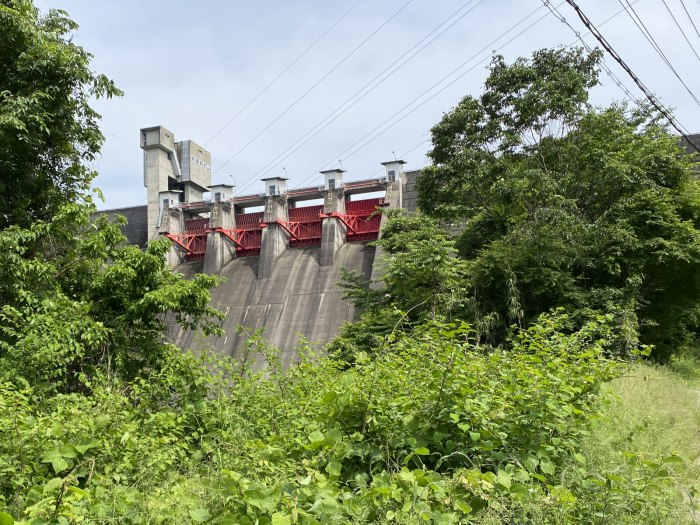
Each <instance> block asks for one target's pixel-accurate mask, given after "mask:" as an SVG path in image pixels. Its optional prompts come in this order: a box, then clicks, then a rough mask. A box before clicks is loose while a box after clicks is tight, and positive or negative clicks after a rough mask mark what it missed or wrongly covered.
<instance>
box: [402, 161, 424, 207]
mask: <svg viewBox="0 0 700 525" xmlns="http://www.w3.org/2000/svg"><path fill="white" fill-rule="evenodd" d="M419 175H420V170H414V171H407V172H406V173H405V175H404V177H405V178H406V184H405V185H404V190H403V202H402V204H403V209H404V210H406V211H408V212H415V211H418V192H417V191H416V180H417V179H418V177H419Z"/></svg>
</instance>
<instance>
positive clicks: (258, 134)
mask: <svg viewBox="0 0 700 525" xmlns="http://www.w3.org/2000/svg"><path fill="white" fill-rule="evenodd" d="M413 1H414V0H408V1H407V2H406V3H405V4H403V5H402V6H401V7H400V8H399V9H398V10H397V11H396V12H394V14H392V15H391V16H390V17H389V18H387V19H386V20H385V21H384V22H383V23H382V24H381V25H380V26H379V27H377V29H375V30H374V31H373V32H372V33H370V35H369V36H367V37H366V38H365V39H364V40H363V41H362V42H360V43H359V44H358V45H357V46H355V48H354V49H353V50H352V51H350V53H348V54H347V55H345V56H344V57H343V58H342V59H341V60H340V61H339V62H338V63H336V64H335V65H334V66H333V67H332V68H331V69H329V70H328V71H327V72H326V73H324V74H323V75H321V77H320V78H319V79H318V80H317V81H316V83H314V84H313V85H312V86H311V87H310V88H308V89H307V90H306V91H305V92H304V93H302V95H301V96H300V97H299V98H297V99H296V100H295V101H294V102H292V103H291V104H290V105H289V106H287V108H286V109H284V111H282V113H280V114H279V115H277V117H275V118H274V119H272V121H270V122H269V123H268V124H267V125H266V126H265V127H264V128H263V129H261V130H260V131H259V132H258V133H257V134H256V135H255V136H254V137H253V138H252V139H250V140H249V141H248V142H246V143H245V145H243V146H242V147H241V148H240V149H238V150H237V151H236V152H235V153H234V154H233V155H231V157H229V159H228V160H227V161H226V162H224V163H223V164H222V165H221V166H219V167H218V168H217V170H216V171H215V172H214V174H216V173H218V172H219V171H221V170H222V169H223V168H224V167H225V166H226V165H227V164H228V163H229V162H231V161H232V160H233V159H235V158H236V157H237V156H238V155H240V154H241V153H242V152H243V151H244V150H246V149H247V148H248V146H250V145H251V144H252V143H253V142H255V141H256V140H257V139H258V138H260V136H262V134H263V133H265V132H266V131H267V130H268V129H270V128H271V127H272V126H273V125H274V124H275V123H276V122H277V121H278V120H280V119H281V118H282V117H283V116H284V115H286V114H287V113H288V112H289V111H290V110H291V109H292V108H293V107H294V106H296V105H297V104H298V103H299V102H301V101H302V100H303V99H304V98H305V97H306V96H307V95H308V94H309V93H311V91H313V90H314V89H315V88H316V87H317V86H318V85H319V84H321V83H322V82H323V81H324V80H326V79H327V78H328V77H329V76H330V75H331V74H332V73H333V72H334V71H335V70H336V69H338V68H339V67H340V66H341V65H343V64H344V63H345V62H346V61H347V60H348V59H349V58H350V57H351V56H353V55H354V54H355V53H356V52H357V51H358V50H359V49H360V48H361V47H362V46H364V45H365V44H366V43H367V42H368V41H369V40H370V39H371V38H372V37H373V36H374V35H376V34H377V33H379V31H381V30H382V29H383V28H384V26H386V25H387V24H388V23H389V22H391V21H392V20H393V19H394V18H396V17H397V16H398V15H399V13H401V12H402V11H403V10H404V9H406V8H407V7H408V6H409V4H411V3H412V2H413Z"/></svg>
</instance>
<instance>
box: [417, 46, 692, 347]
mask: <svg viewBox="0 0 700 525" xmlns="http://www.w3.org/2000/svg"><path fill="white" fill-rule="evenodd" d="M600 59H601V57H600V55H599V54H598V53H591V54H585V53H584V52H583V51H582V50H580V49H579V50H565V49H559V50H543V51H540V52H538V53H535V54H534V55H533V57H532V58H531V59H519V60H517V61H515V62H514V63H513V64H510V65H509V64H506V63H505V62H504V61H503V59H502V58H497V59H495V60H494V62H493V64H492V65H491V71H490V75H489V77H488V79H487V81H486V85H485V89H484V92H483V94H482V95H481V96H480V97H473V96H467V97H465V98H464V99H463V100H462V101H461V102H460V103H459V105H458V106H457V107H456V108H454V110H453V111H451V112H449V113H447V114H446V115H445V116H444V117H443V118H442V120H441V121H440V122H439V123H438V124H437V125H436V126H435V127H434V128H433V130H432V137H433V149H432V150H431V151H430V152H429V154H428V155H429V157H430V158H431V160H432V161H433V163H434V164H433V165H432V166H430V167H428V168H427V169H426V170H425V171H424V173H423V175H422V176H421V177H420V179H419V180H418V190H419V203H420V206H421V208H422V209H423V211H424V212H425V213H426V214H428V215H430V216H432V217H435V218H437V219H441V220H450V221H459V222H461V223H463V224H464V231H463V233H462V234H461V236H460V238H459V241H458V243H457V246H458V248H459V252H460V255H461V256H462V257H463V258H464V259H466V260H467V261H469V263H468V268H469V279H468V287H469V293H468V295H469V297H471V298H472V299H473V301H472V303H473V305H474V311H473V312H472V313H471V316H472V318H473V319H474V320H475V322H481V323H482V324H484V325H488V326H489V328H490V330H489V334H488V335H489V338H490V339H491V340H492V341H493V342H495V343H500V342H502V341H503V338H504V337H506V336H507V334H508V329H509V328H510V326H511V325H513V324H517V325H520V326H526V325H527V324H528V323H530V322H532V321H533V320H534V319H536V318H537V316H538V315H539V314H540V313H542V312H546V311H549V310H550V309H551V308H553V307H565V308H566V309H567V311H569V312H571V314H572V316H576V317H577V318H580V322H585V319H587V318H588V317H589V316H590V315H591V313H593V315H596V313H597V312H606V313H610V314H613V315H614V316H615V322H616V324H617V332H618V338H617V341H615V348H614V350H615V351H617V352H621V353H624V352H627V351H628V350H629V349H630V348H634V346H635V345H636V343H637V339H638V338H641V341H642V342H643V343H645V344H653V345H654V356H655V357H657V358H658V359H667V358H668V357H669V356H670V354H671V353H673V351H674V350H675V349H678V348H679V347H680V346H682V345H684V344H687V343H689V342H690V341H691V340H692V338H693V337H694V335H695V328H696V327H697V325H698V305H699V304H700V264H699V263H700V229H699V227H700V195H699V194H698V188H697V185H696V184H695V183H692V182H691V181H690V180H689V176H688V173H689V170H688V164H689V162H691V160H692V159H691V158H690V157H689V156H688V155H684V154H682V152H681V149H680V147H679V144H678V138H677V137H673V136H670V135H669V133H668V131H667V128H666V125H665V122H664V121H662V120H660V119H659V116H658V115H657V114H655V113H654V112H652V111H651V110H650V109H649V108H645V107H635V108H631V109H630V108H628V107H627V106H625V105H623V104H617V105H613V106H610V107H606V108H594V107H591V106H590V105H589V104H588V93H589V90H590V88H591V87H593V86H595V85H596V84H597V78H598V71H599V70H598V63H599V61H600Z"/></svg>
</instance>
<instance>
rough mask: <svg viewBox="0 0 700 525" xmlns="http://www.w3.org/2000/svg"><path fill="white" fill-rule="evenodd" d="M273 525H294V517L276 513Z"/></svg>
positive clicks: (273, 517)
mask: <svg viewBox="0 0 700 525" xmlns="http://www.w3.org/2000/svg"><path fill="white" fill-rule="evenodd" d="M272 525H292V517H291V516H288V515H286V514H280V513H279V512H275V513H274V514H273V515H272Z"/></svg>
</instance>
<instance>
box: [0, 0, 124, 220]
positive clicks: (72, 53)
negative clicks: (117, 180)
mask: <svg viewBox="0 0 700 525" xmlns="http://www.w3.org/2000/svg"><path fill="white" fill-rule="evenodd" d="M0 27H2V31H1V32H0V194H2V196H3V198H2V199H0V229H2V228H5V227H7V226H8V225H10V224H20V225H22V226H25V227H27V226H29V225H30V224H31V223H32V222H33V221H35V220H37V219H42V220H48V219H50V218H51V217H52V215H53V214H54V213H55V212H56V211H57V209H58V207H59V206H60V205H61V204H64V203H66V202H71V201H74V200H75V198H76V197H77V196H78V195H80V194H82V193H84V192H85V191H86V190H87V189H88V188H89V184H90V181H91V180H92V179H93V178H94V176H95V173H94V172H92V171H91V170H90V169H89V168H88V167H86V165H85V163H86V162H89V161H92V160H93V159H94V158H95V156H96V155H97V153H98V152H99V150H100V147H101V145H102V142H103V136H102V133H101V132H100V130H99V128H98V119H99V115H98V114H97V113H96V112H95V111H94V110H93V109H92V108H91V107H90V106H89V101H90V99H91V98H92V97H97V98H99V97H112V96H115V95H119V94H120V92H119V90H118V89H117V88H116V87H115V86H114V84H113V83H112V82H111V81H110V80H109V79H107V78H106V77H105V76H103V75H96V74H95V73H93V72H92V71H91V70H90V59H91V58H92V57H91V55H90V54H89V53H87V52H86V51H85V50H83V49H82V48H81V47H79V46H77V45H76V44H75V43H73V41H72V37H71V33H72V32H73V31H74V30H75V29H76V28H77V25H76V24H75V22H73V21H72V20H71V19H70V18H68V16H67V14H66V13H65V12H63V11H58V10H51V11H49V12H48V14H46V15H45V16H40V15H39V12H38V10H37V9H36V8H35V7H34V6H33V5H32V2H31V1H29V0H2V1H0Z"/></svg>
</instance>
